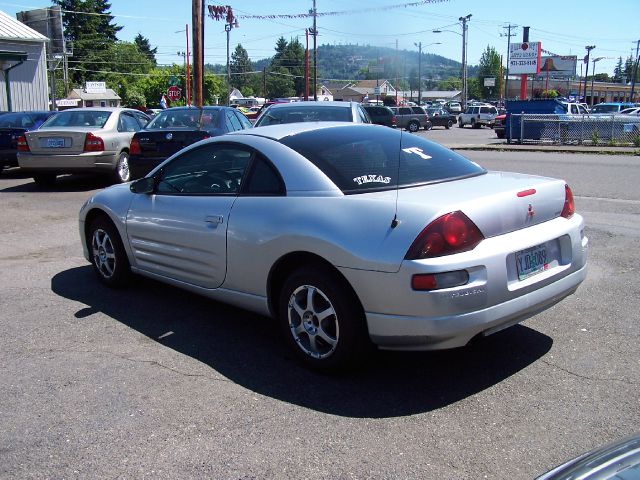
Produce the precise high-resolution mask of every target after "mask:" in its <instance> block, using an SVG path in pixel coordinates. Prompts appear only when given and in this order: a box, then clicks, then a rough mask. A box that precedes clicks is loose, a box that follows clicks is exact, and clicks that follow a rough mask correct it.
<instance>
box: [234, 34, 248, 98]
mask: <svg viewBox="0 0 640 480" xmlns="http://www.w3.org/2000/svg"><path fill="white" fill-rule="evenodd" d="M229 68H230V69H231V74H232V76H231V85H232V86H233V87H235V88H237V89H239V90H240V91H242V89H243V88H244V87H246V86H247V85H248V84H249V80H250V79H249V75H248V73H249V72H251V60H250V59H249V54H248V53H247V50H246V49H245V48H244V47H243V46H242V45H240V44H238V46H236V49H235V51H234V52H233V53H232V54H231V61H230V62H229Z"/></svg>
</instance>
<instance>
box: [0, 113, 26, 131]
mask: <svg viewBox="0 0 640 480" xmlns="http://www.w3.org/2000/svg"><path fill="white" fill-rule="evenodd" d="M34 123H35V122H34V120H33V118H31V116H30V115H29V114H26V113H5V114H4V115H3V116H2V117H0V128H16V127H17V128H29V127H33V125H34Z"/></svg>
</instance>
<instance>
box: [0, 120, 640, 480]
mask: <svg viewBox="0 0 640 480" xmlns="http://www.w3.org/2000/svg"><path fill="white" fill-rule="evenodd" d="M420 135H425V136H427V137H428V138H433V139H434V140H436V141H441V140H437V139H438V138H444V139H445V140H446V141H442V143H445V144H446V143H449V144H450V145H451V144H452V143H455V142H459V144H460V145H463V144H465V142H470V143H471V140H473V142H474V143H477V142H479V141H481V139H483V138H484V139H485V140H486V141H487V142H488V141H490V139H491V137H492V136H493V133H492V132H491V131H490V130H488V129H480V130H471V129H462V130H461V129H458V128H457V127H454V128H453V129H451V130H449V131H447V130H444V129H442V130H441V129H436V130H432V131H429V132H424V133H422V132H421V133H420ZM445 135H448V137H444V136H445ZM465 154H466V155H468V156H469V158H471V159H473V160H474V161H476V162H478V163H480V164H481V165H483V166H486V167H487V168H492V169H502V170H513V171H524V172H531V173H539V174H543V175H550V176H561V177H563V178H566V179H567V180H568V181H569V183H570V184H571V185H572V186H573V187H574V194H575V195H576V205H577V210H578V212H579V213H581V214H582V215H583V216H584V217H585V220H586V222H587V229H586V232H587V236H589V238H590V258H589V262H590V263H589V274H588V278H587V280H586V281H585V283H584V284H583V285H582V286H581V287H580V289H579V290H578V292H577V293H576V294H575V295H573V296H571V297H569V298H567V299H565V300H564V301H563V302H561V303H560V304H558V305H556V306H555V307H553V308H552V309H550V310H548V311H545V312H543V313H542V314H540V315H537V316H536V317H533V318H531V319H529V320H527V321H526V322H524V323H523V324H522V325H518V326H515V327H513V328H510V329H508V330H505V331H503V332H500V333H497V334H495V335H493V336H491V337H488V338H486V339H484V340H483V341H481V342H479V343H477V344H474V345H472V346H470V347H467V348H464V349H458V350H452V351H445V352H430V353H390V352H379V353H377V354H374V355H373V356H372V357H371V359H370V361H369V363H368V365H366V366H365V367H364V368H363V369H361V370H359V371H357V372H352V373H350V374H346V375H342V376H324V375H319V374H315V373H311V372H309V371H308V370H306V369H304V368H302V367H300V366H299V365H298V364H297V363H296V362H295V361H294V359H293V358H290V357H289V355H288V353H287V351H286V349H285V347H284V345H283V344H281V342H280V339H279V336H278V332H277V329H276V328H275V326H274V324H273V323H272V322H271V321H270V320H269V319H266V318H263V317H259V316H256V315H253V314H250V313H247V312H245V311H242V310H238V309H235V308H232V307H228V306H225V305H223V304H219V303H215V302H212V301H209V300H206V299H203V298H200V297H197V296H195V295H192V294H190V293H187V292H184V291H180V290H176V289H174V288H171V287H168V286H164V285H161V284H159V283H156V282H153V281H150V280H145V279H137V281H136V282H135V283H134V284H133V285H132V286H131V287H129V288H128V289H126V290H110V289H106V288H104V287H103V286H102V285H101V284H99V282H98V281H97V279H96V278H95V276H94V274H93V272H92V270H91V267H90V265H89V264H88V263H87V262H86V261H85V259H84V258H83V257H82V252H81V247H80V245H79V240H78V234H77V212H78V210H79V208H80V206H81V205H82V203H83V202H84V201H85V200H86V199H87V198H88V197H89V196H90V195H91V193H92V192H94V191H95V190H97V189H99V188H102V187H104V186H105V184H104V183H103V182H102V181H100V180H99V179H94V178H83V177H76V176H68V177H64V178H62V179H60V181H59V182H58V185H57V186H56V187H55V189H53V190H49V191H40V190H37V189H36V188H35V185H34V184H33V182H32V181H31V179H30V178H27V177H25V176H23V175H21V174H20V172H19V171H17V170H14V171H10V172H5V173H3V174H1V175H0V199H2V205H3V209H2V214H1V217H0V219H1V221H2V230H1V231H0V329H1V330H2V332H3V335H2V338H1V340H0V367H1V368H0V392H1V393H0V424H1V425H2V428H1V429H0V477H1V478H167V477H172V478H202V477H209V478H229V479H240V478H242V479H249V478H459V479H467V478H468V479H477V478H496V479H503V478H505V479H506V478H508V479H526V478H533V477H535V476H536V475H539V474H541V473H543V472H544V471H546V470H548V469H550V468H551V467H553V466H554V465H556V464H558V463H560V462H562V461H564V460H566V459H568V458H570V457H572V456H575V455H577V454H578V453H581V452H583V451H585V450H588V449H590V448H593V447H595V446H597V445H600V444H602V443H605V442H607V441H610V440H614V439H617V438H619V437H621V436H624V435H627V434H630V433H632V432H634V431H637V430H638V425H639V424H640V404H639V402H638V393H637V392H638V389H639V385H640V364H639V363H638V358H640V346H639V344H638V338H639V336H640V328H639V326H638V325H639V324H638V313H637V312H638V311H639V310H640V281H639V280H638V273H639V270H640V253H639V249H638V245H639V244H640V243H639V241H640V226H639V224H638V221H637V219H638V217H639V215H640V193H639V192H638V189H637V185H638V183H639V182H640V173H639V168H640V165H638V162H639V161H640V160H639V158H640V157H633V156H605V155H569V156H567V155H557V154H530V153H520V152H466V153H465Z"/></svg>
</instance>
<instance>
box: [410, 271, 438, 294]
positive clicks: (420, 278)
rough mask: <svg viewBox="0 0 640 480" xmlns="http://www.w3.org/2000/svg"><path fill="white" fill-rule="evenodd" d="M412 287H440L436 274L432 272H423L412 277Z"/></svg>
mask: <svg viewBox="0 0 640 480" xmlns="http://www.w3.org/2000/svg"><path fill="white" fill-rule="evenodd" d="M411 288H413V289H414V290H425V291H428V290H435V289H436V288H438V282H437V281H436V276H435V275H433V274H432V273H422V274H419V275H414V276H413V277H411Z"/></svg>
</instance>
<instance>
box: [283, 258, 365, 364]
mask: <svg viewBox="0 0 640 480" xmlns="http://www.w3.org/2000/svg"><path fill="white" fill-rule="evenodd" d="M278 305H279V308H278V321H279V323H280V327H281V329H282V333H283V334H284V337H285V341H286V343H287V345H288V346H289V348H290V349H291V350H292V351H293V352H294V354H295V355H296V357H297V358H298V359H300V360H301V361H302V362H303V363H304V364H306V365H307V366H309V367H311V368H313V369H315V370H320V371H337V370H344V369H346V368H349V367H353V366H354V365H355V364H357V363H359V362H360V361H362V360H363V359H364V357H365V356H366V352H367V347H368V346H369V345H370V342H369V338H368V335H367V329H366V322H365V318H364V312H363V310H362V307H361V305H360V302H359V301H358V300H357V298H356V296H355V294H354V293H353V292H352V290H351V287H350V286H349V285H348V284H346V281H345V280H344V279H342V278H339V277H338V276H337V274H336V273H333V272H331V271H329V269H327V268H318V267H317V266H316V267H307V268H301V269H299V270H295V271H294V272H293V273H292V274H291V275H289V277H288V278H287V279H286V281H285V282H284V285H283V288H282V290H281V291H280V296H279V303H278ZM320 314H324V315H323V318H321V319H319V318H318V316H319V315H320Z"/></svg>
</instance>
